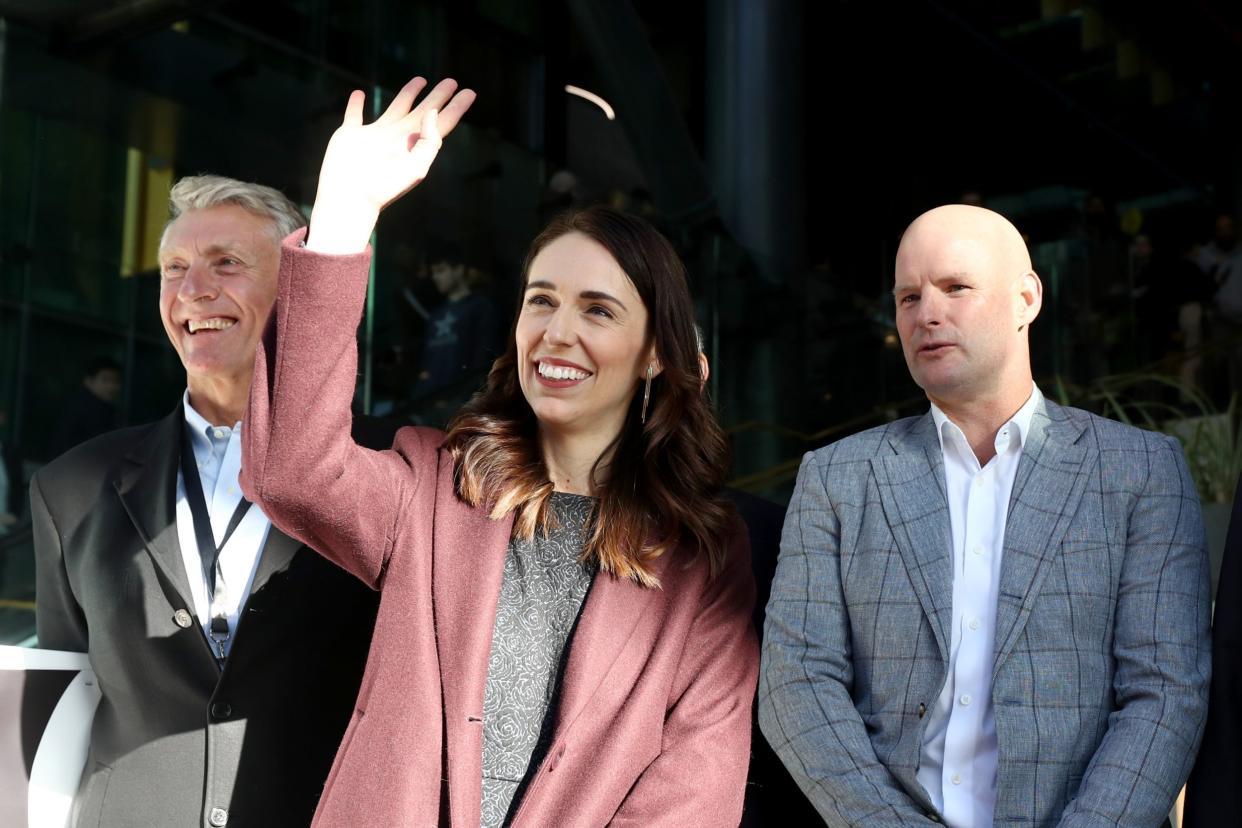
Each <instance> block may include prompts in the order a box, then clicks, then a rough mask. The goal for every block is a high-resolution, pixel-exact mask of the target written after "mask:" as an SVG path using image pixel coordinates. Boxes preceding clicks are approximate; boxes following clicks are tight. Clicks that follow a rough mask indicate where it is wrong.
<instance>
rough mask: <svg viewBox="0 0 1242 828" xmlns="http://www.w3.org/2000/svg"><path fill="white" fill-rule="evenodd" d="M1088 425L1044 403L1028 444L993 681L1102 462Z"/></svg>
mask: <svg viewBox="0 0 1242 828" xmlns="http://www.w3.org/2000/svg"><path fill="white" fill-rule="evenodd" d="M1085 429H1086V420H1085V418H1084V417H1083V416H1082V415H1079V416H1072V412H1071V411H1070V410H1068V409H1064V408H1061V407H1060V406H1058V405H1054V404H1053V403H1048V402H1046V401H1041V403H1040V406H1039V408H1037V409H1036V411H1035V415H1034V416H1033V417H1032V418H1031V428H1030V434H1028V435H1027V437H1026V439H1025V440H1024V441H1023V449H1022V457H1021V459H1020V460H1019V461H1018V471H1017V476H1016V477H1015V479H1014V484H1013V493H1012V495H1011V496H1010V499H1009V515H1008V518H1007V520H1006V523H1005V541H1004V552H1003V553H1002V556H1001V573H1000V590H999V592H998V594H997V605H996V661H995V663H994V664H993V676H995V672H996V670H997V669H998V668H999V666H1000V664H1001V662H1002V661H1003V660H1004V659H1005V657H1006V656H1008V655H1009V652H1010V650H1012V649H1013V646H1014V643H1015V642H1016V641H1017V639H1018V636H1019V635H1020V634H1021V633H1022V629H1023V627H1024V626H1025V624H1026V620H1027V618H1028V617H1029V616H1030V613H1031V607H1032V605H1033V604H1034V602H1035V597H1036V596H1037V595H1038V594H1039V587H1040V584H1041V583H1042V582H1043V579H1044V578H1045V577H1046V576H1047V574H1048V569H1049V566H1050V565H1051V564H1052V562H1053V560H1054V559H1055V558H1056V556H1057V552H1058V550H1059V549H1060V544H1061V540H1062V539H1063V538H1064V537H1065V533H1066V531H1067V530H1068V529H1069V524H1070V521H1071V520H1072V519H1073V517H1074V513H1075V512H1077V511H1078V504H1079V501H1080V500H1081V499H1082V494H1083V490H1084V489H1085V488H1086V485H1087V479H1088V478H1089V477H1090V475H1091V473H1092V471H1093V470H1094V468H1095V465H1096V463H1097V462H1098V460H1099V452H1098V450H1097V449H1096V447H1095V446H1093V445H1086V444H1085V442H1084V441H1082V435H1083V433H1084V431H1085Z"/></svg>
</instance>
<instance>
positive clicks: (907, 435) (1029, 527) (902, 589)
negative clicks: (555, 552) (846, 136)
mask: <svg viewBox="0 0 1242 828" xmlns="http://www.w3.org/2000/svg"><path fill="white" fill-rule="evenodd" d="M894 296H895V298H896V304H897V310H896V313H897V328H898V332H899V334H900V337H901V344H902V350H903V351H904V353H905V357H906V364H907V366H908V367H909V369H910V373H911V375H912V376H913V378H914V380H915V382H917V383H918V384H919V386H920V387H921V388H922V389H923V390H924V391H925V392H926V394H927V397H928V400H929V401H930V402H931V410H930V411H928V413H927V414H925V415H923V416H921V417H913V418H908V419H904V420H898V421H897V422H894V423H890V424H888V425H886V426H882V427H880V428H876V429H872V430H870V431H867V432H864V433H862V434H857V435H855V436H853V437H849V438H847V439H845V440H842V441H840V442H838V443H834V444H833V445H830V446H828V447H826V448H823V449H820V450H819V451H816V452H812V453H810V454H808V455H807V456H806V458H805V459H804V461H803V464H802V469H801V471H800V472H799V474H798V484H797V489H796V491H795V492H794V496H793V499H792V501H791V502H790V505H789V512H788V514H787V516H786V519H785V527H784V531H783V536H782V540H781V554H780V560H779V563H778V565H777V572H776V578H775V580H774V582H773V586H772V598H771V601H770V602H769V603H768V608H767V622H766V625H765V632H764V646H763V666H762V672H761V678H760V684H759V720H760V724H761V726H762V728H763V732H764V734H765V735H766V736H767V738H768V740H769V742H771V744H772V746H773V748H774V749H775V750H776V751H777V753H778V755H780V757H781V759H782V761H784V763H785V764H786V766H787V767H788V768H789V770H790V772H791V773H792V774H793V776H794V777H795V779H797V781H798V783H799V785H800V786H801V787H802V790H803V791H804V793H805V794H806V795H807V797H808V798H809V799H810V800H811V802H812V803H813V804H814V805H815V807H816V809H817V810H818V811H819V814H820V815H821V816H822V817H823V818H824V820H825V821H826V822H827V823H828V824H829V825H833V826H866V828H877V826H894V825H902V826H905V825H933V824H940V823H943V824H948V825H952V826H958V827H959V828H961V827H962V826H971V827H972V828H979V826H991V825H998V826H1000V825H1004V826H1100V827H1101V828H1103V826H1109V828H1112V827H1113V826H1118V825H1123V826H1127V828H1142V826H1158V825H1160V824H1161V823H1162V822H1163V821H1164V819H1165V817H1166V815H1167V814H1168V813H1169V809H1170V807H1171V806H1172V804H1173V800H1174V797H1175V796H1176V794H1177V791H1178V789H1179V788H1181V786H1182V783H1183V782H1184V781H1185V779H1186V776H1187V774H1188V773H1189V771H1190V767H1191V764H1192V762H1193V760H1194V756H1195V750H1196V748H1197V746H1198V744H1199V739H1200V736H1201V735H1202V730H1203V721H1204V715H1205V707H1206V691H1207V683H1208V678H1209V675H1208V674H1209V642H1208V620H1209V603H1208V563H1207V553H1206V548H1205V541H1204V534H1203V524H1202V519H1201V516H1200V512H1199V501H1198V497H1197V496H1196V494H1195V489H1194V485H1193V484H1192V482H1191V479H1190V475H1189V472H1188V470H1187V467H1186V462H1185V459H1184V458H1183V455H1182V451H1181V448H1180V446H1179V445H1178V443H1177V442H1176V441H1174V440H1173V439H1171V438H1169V437H1167V436H1164V435H1161V434H1157V433H1155V432H1149V431H1141V430H1139V429H1136V428H1132V427H1130V426H1125V425H1122V424H1120V423H1116V422H1113V421H1111V420H1106V419H1103V418H1100V417H1096V416H1094V415H1092V414H1088V413H1087V412H1085V411H1079V410H1077V409H1073V408H1063V407H1061V406H1059V405H1055V404H1054V403H1051V402H1049V401H1047V400H1046V399H1045V398H1044V397H1043V395H1042V394H1040V392H1039V389H1038V388H1036V387H1035V383H1034V382H1033V380H1032V376H1031V365H1030V357H1029V349H1028V336H1029V331H1030V326H1031V323H1032V322H1033V321H1034V320H1035V318H1036V316H1037V315H1038V314H1039V309H1040V305H1041V302H1042V298H1043V289H1042V287H1041V284H1040V281H1039V277H1038V276H1037V275H1036V274H1035V272H1034V271H1033V270H1032V268H1031V260H1030V257H1029V255H1028V253H1027V250H1026V247H1025V245H1024V244H1023V242H1022V238H1021V236H1020V235H1019V234H1018V232H1017V230H1016V229H1015V228H1014V227H1013V226H1012V225H1011V224H1010V223H1009V222H1007V221H1006V220H1005V219H1004V218H1002V217H1001V216H999V215H997V214H996V213H993V212H990V211H988V210H985V209H982V208H979V207H971V206H965V205H953V206H947V207H940V208H937V209H935V210H932V211H930V212H928V213H925V214H924V215H922V216H920V217H919V218H918V219H916V220H915V222H914V223H913V224H911V225H910V227H909V228H908V229H907V230H906V233H905V235H904V237H903V238H902V242H901V245H900V248H899V249H898V252H897V266H896V285H895V288H894Z"/></svg>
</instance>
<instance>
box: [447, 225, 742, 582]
mask: <svg viewBox="0 0 1242 828" xmlns="http://www.w3.org/2000/svg"><path fill="white" fill-rule="evenodd" d="M569 233H581V234H583V235H585V236H587V237H589V238H591V239H593V240H594V241H596V242H598V243H599V244H601V245H602V246H603V247H604V248H605V249H606V250H607V251H608V252H609V253H610V254H611V255H612V257H613V259H615V260H616V262H617V264H618V265H620V267H621V269H622V270H623V271H624V272H625V274H626V275H627V276H628V277H629V279H630V281H631V282H632V283H633V285H634V287H635V289H636V290H637V291H638V295H639V296H640V297H641V298H642V301H643V304H644V305H645V306H646V309H647V313H648V330H647V338H646V345H647V346H650V345H651V344H652V343H653V342H654V345H655V353H656V357H657V358H658V359H659V361H660V364H661V365H663V366H664V370H663V371H662V372H661V373H660V374H658V375H657V376H656V377H655V378H654V379H652V381H651V401H650V404H649V406H648V410H647V422H646V424H645V425H644V424H643V423H642V422H641V420H640V409H641V407H642V383H641V382H638V383H636V384H635V386H634V395H633V396H632V397H631V399H630V405H629V411H628V413H627V415H626V419H625V422H624V424H623V425H622V427H621V432H620V433H619V434H618V435H617V437H616V439H615V440H613V442H612V443H611V444H610V446H609V448H608V449H606V450H605V451H604V453H603V455H602V456H601V457H600V458H598V459H597V460H596V462H595V466H594V468H593V469H592V474H591V477H592V481H593V483H594V486H595V493H596V494H597V495H598V496H599V503H598V506H597V508H596V513H595V520H594V524H593V525H594V528H593V530H592V532H591V535H590V537H589V538H588V539H587V543H586V546H585V548H584V550H583V560H584V561H587V562H592V563H595V564H596V565H598V567H599V569H600V570H601V571H604V572H609V573H611V574H613V575H615V576H617V577H619V578H630V579H633V580H634V581H636V582H638V583H640V584H642V585H644V586H649V587H653V586H659V582H658V580H657V579H656V578H655V576H654V575H653V574H652V571H651V568H650V564H651V562H652V561H653V560H654V559H655V558H656V557H658V556H660V555H662V554H664V553H665V552H667V551H669V550H670V549H674V548H677V547H682V546H684V547H686V548H688V549H691V550H694V551H695V552H697V553H698V554H701V555H705V556H706V557H707V560H708V563H709V567H710V571H711V574H712V575H713V576H715V575H716V574H717V573H718V572H719V571H720V568H721V566H722V564H723V562H724V559H725V557H726V555H727V551H728V545H729V535H730V534H731V532H732V525H731V524H732V522H733V520H734V518H735V512H734V509H733V507H732V505H731V504H730V503H729V501H728V500H726V499H725V498H724V496H723V494H722V489H723V486H724V482H725V479H726V476H727V474H728V469H729V452H728V443H727V441H726V440H725V436H724V433H723V432H722V431H721V429H720V426H719V424H718V423H717V422H716V418H715V416H714V415H713V414H712V412H711V409H710V408H709V407H708V404H707V401H706V399H705V397H704V395H703V393H702V380H701V376H700V372H699V361H698V354H699V349H698V345H697V342H696V337H695V328H694V304H693V301H692V300H691V298H690V290H689V287H688V286H687V284H686V271H685V268H684V267H683V266H682V263H681V259H679V258H678V256H677V253H676V251H674V250H673V246H672V245H671V244H669V242H668V240H667V239H665V238H664V237H663V236H662V235H660V233H659V231H657V230H656V229H655V228H654V227H652V226H651V224H649V223H648V222H646V221H644V220H643V219H641V218H638V217H636V216H631V215H627V214H625V213H621V212H618V211H617V210H614V209H611V208H609V207H603V206H596V207H588V208H586V209H583V210H578V211H573V212H569V213H565V214H563V215H560V216H558V217H556V218H555V219H553V220H552V222H551V223H550V224H549V225H548V226H547V227H546V228H545V229H544V231H543V232H542V233H540V234H539V235H538V237H536V238H535V240H534V241H533V242H531V246H530V250H529V251H528V252H527V254H526V263H525V265H524V266H523V269H522V286H521V288H522V294H523V295H524V294H525V290H526V282H527V279H528V278H529V274H530V266H531V262H533V261H534V259H535V256H537V255H538V254H539V252H540V251H541V250H543V249H544V248H545V247H547V246H548V245H549V244H551V243H552V242H553V241H555V240H556V239H558V238H560V237H561V236H564V235H567V234H569ZM519 307H521V305H520V303H519ZM516 328H517V319H516V317H515V319H514V323H513V328H512V329H511V330H510V332H509V344H508V347H507V348H506V350H505V353H504V354H503V355H502V356H501V357H500V358H498V359H497V360H496V362H495V363H494V364H493V365H492V369H491V372H490V373H489V374H488V377H487V383H486V384H485V385H484V387H483V390H482V391H480V392H479V393H478V394H476V395H475V396H474V398H473V399H472V400H471V401H470V402H469V403H467V404H466V406H465V407H464V408H462V410H461V411H460V412H459V413H458V414H457V416H456V417H454V418H453V420H452V422H451V423H450V424H449V431H448V436H447V437H446V438H445V443H444V446H445V448H447V449H448V450H449V451H450V452H451V453H452V457H453V461H454V464H455V471H454V474H455V482H456V487H457V494H458V496H459V497H460V498H461V499H462V500H464V501H465V502H466V503H469V504H470V505H471V506H475V507H483V508H487V509H488V510H489V511H490V514H491V517H492V518H494V519H499V518H501V517H504V516H505V515H507V514H509V513H511V512H512V513H514V532H515V533H516V534H517V535H518V536H520V537H523V538H530V537H531V536H533V535H534V533H535V531H536V530H538V531H547V530H548V529H549V528H551V521H552V515H551V509H550V508H549V504H548V500H549V497H550V496H551V494H552V491H553V486H552V481H551V480H550V479H549V477H548V471H547V468H546V467H545V465H544V461H543V455H542V453H541V451H540V448H539V438H538V429H539V425H538V422H537V420H536V418H535V414H534V411H532V410H531V407H530V405H529V404H528V403H527V401H526V398H525V396H523V394H522V390H521V387H520V385H519V383H518V366H517V362H518V356H517V343H516Z"/></svg>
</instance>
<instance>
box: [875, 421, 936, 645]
mask: <svg viewBox="0 0 1242 828" xmlns="http://www.w3.org/2000/svg"><path fill="white" fill-rule="evenodd" d="M889 445H890V446H891V447H892V449H893V454H892V455H889V456H886V457H878V458H874V459H873V460H872V461H871V468H872V471H873V473H874V474H875V478H876V482H877V483H878V485H879V490H880V501H881V503H882V505H883V507H884V512H885V515H886V516H887V518H888V525H889V527H890V528H891V530H892V533H893V540H894V541H895V542H896V544H897V549H898V550H899V551H900V553H901V557H902V560H903V561H904V562H905V565H906V571H907V572H908V573H909V576H910V582H911V583H912V584H913V585H914V592H915V594H916V595H918V599H919V603H920V604H922V606H923V612H924V614H925V615H926V616H927V619H928V621H930V622H931V627H932V631H933V633H934V634H935V637H936V644H937V646H939V648H940V656H941V658H942V659H943V660H944V661H945V662H946V663H947V662H948V660H949V650H950V645H951V642H952V638H951V636H950V626H949V622H950V619H951V618H952V615H953V546H952V539H951V537H950V534H951V526H950V520H949V506H948V499H947V497H946V495H945V482H944V455H943V454H942V453H941V449H940V440H939V438H938V437H937V436H936V425H935V421H934V420H933V419H932V416H931V413H930V412H929V413H928V414H927V415H926V416H924V417H922V418H920V419H919V420H918V421H916V422H915V423H914V425H912V426H911V427H910V429H909V431H906V432H904V433H899V434H893V435H891V436H890V437H889Z"/></svg>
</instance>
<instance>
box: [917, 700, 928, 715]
mask: <svg viewBox="0 0 1242 828" xmlns="http://www.w3.org/2000/svg"><path fill="white" fill-rule="evenodd" d="M925 715H927V705H925V704H923V703H922V702H919V718H920V719H921V718H923V717H924V716H925Z"/></svg>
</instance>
